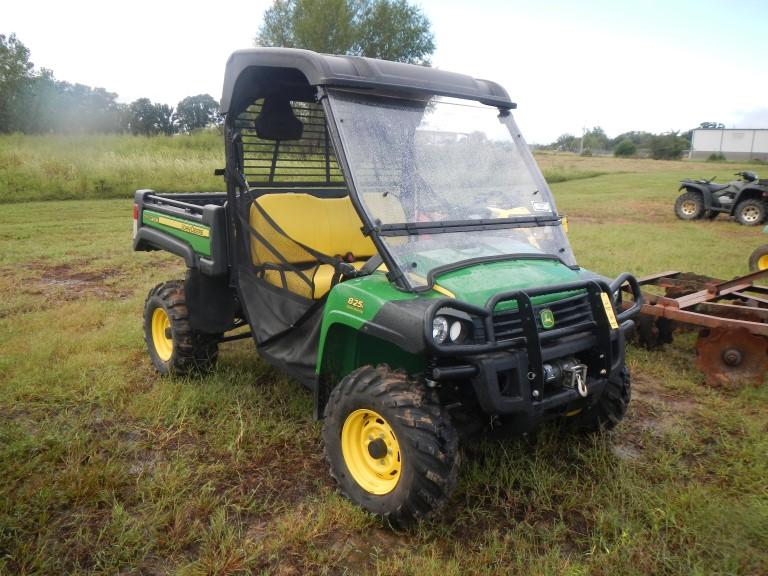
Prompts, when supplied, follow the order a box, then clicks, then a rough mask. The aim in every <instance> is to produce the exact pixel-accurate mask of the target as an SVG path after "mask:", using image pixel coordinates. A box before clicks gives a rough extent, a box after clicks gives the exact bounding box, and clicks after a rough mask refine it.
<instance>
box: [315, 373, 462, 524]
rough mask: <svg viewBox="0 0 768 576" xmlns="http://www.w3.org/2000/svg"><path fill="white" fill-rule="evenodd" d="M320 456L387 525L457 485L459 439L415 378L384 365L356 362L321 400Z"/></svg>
mask: <svg viewBox="0 0 768 576" xmlns="http://www.w3.org/2000/svg"><path fill="white" fill-rule="evenodd" d="M323 441H324V443H325V456H326V459H327V460H328V464H329V465H330V469H331V475H332V476H333V477H334V478H335V479H336V481H337V482H338V485H339V489H340V490H341V492H342V493H343V494H344V495H345V496H346V497H348V498H349V499H350V500H352V501H353V502H355V503H356V504H358V505H359V506H361V507H363V508H364V509H366V510H368V511H369V512H372V513H373V514H376V515H377V516H380V517H381V518H384V519H385V520H387V521H389V522H391V523H392V524H394V525H398V526H403V525H407V524H409V523H411V522H413V521H415V520H419V519H421V518H425V517H427V516H429V515H431V514H432V513H434V512H436V511H437V510H439V509H440V508H441V507H442V506H444V505H445V503H446V501H447V500H448V497H449V496H450V494H451V492H452V491H453V489H454V488H455V487H456V482H457V478H458V470H459V440H458V435H457V433H456V429H455V428H454V426H453V424H452V423H451V420H450V417H449V416H448V414H447V412H446V411H445V410H444V409H443V407H442V406H441V405H440V404H439V403H438V402H437V401H436V399H433V398H432V396H431V394H430V393H429V392H428V391H427V389H426V388H425V387H423V386H422V385H420V384H418V383H416V382H413V381H410V380H409V379H408V377H407V376H406V375H405V374H404V373H402V372H393V371H391V370H390V369H389V368H388V367H387V366H378V367H375V368H374V367H373V366H363V367H362V368H358V369H357V370H355V371H354V372H351V373H350V374H348V375H347V376H346V377H344V378H343V379H342V381H341V382H340V383H339V384H338V385H337V386H336V388H334V390H333V392H331V395H330V397H329V398H328V403H327V404H326V407H325V423H324V426H323Z"/></svg>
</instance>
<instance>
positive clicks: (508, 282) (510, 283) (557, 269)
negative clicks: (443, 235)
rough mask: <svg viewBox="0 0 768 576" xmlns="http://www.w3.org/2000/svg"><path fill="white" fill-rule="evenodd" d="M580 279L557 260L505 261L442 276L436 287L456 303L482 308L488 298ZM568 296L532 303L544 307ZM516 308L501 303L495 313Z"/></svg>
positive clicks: (537, 299) (509, 304) (550, 295)
mask: <svg viewBox="0 0 768 576" xmlns="http://www.w3.org/2000/svg"><path fill="white" fill-rule="evenodd" d="M580 278H581V274H580V273H579V271H578V270H572V269H571V268H568V267H567V266H565V265H563V264H562V263H561V262H559V261H558V260H505V261H502V262H488V263H486V264H477V265H475V266H472V267H469V268H462V269H460V270H456V271H454V272H448V273H446V274H441V275H440V276H439V277H438V278H437V284H438V285H439V286H442V287H443V288H445V289H446V290H449V291H450V292H452V293H453V295H454V296H455V297H456V299H457V300H463V301H464V302H467V303H469V304H474V305H475V306H480V307H484V306H485V304H486V302H488V300H489V299H490V298H491V297H493V296H495V295H496V294H499V293H501V292H511V291H513V290H526V289H532V288H542V287H546V286H552V285H554V284H567V283H569V282H577V281H578V280H579V279H580ZM569 295H570V293H556V294H545V295H544V296H537V297H535V298H533V302H534V304H546V303H547V302H554V301H556V300H560V299H562V298H566V297H567V296H569ZM516 307H517V303H516V302H514V301H511V302H502V303H501V304H499V306H498V307H497V310H507V309H508V310H513V309H514V308H516Z"/></svg>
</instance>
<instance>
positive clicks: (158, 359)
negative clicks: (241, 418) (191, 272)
mask: <svg viewBox="0 0 768 576" xmlns="http://www.w3.org/2000/svg"><path fill="white" fill-rule="evenodd" d="M144 340H145V341H146V343H147V350H148V351H149V357H150V358H151V359H152V364H154V366H155V368H156V369H157V371H158V372H160V373H161V374H170V375H183V374H189V373H190V372H197V373H204V372H208V371H210V370H211V369H212V368H213V367H214V365H215V364H216V360H217V358H218V355H219V345H218V339H217V338H216V336H214V335H209V334H203V333H201V332H197V331H195V330H193V329H192V327H191V325H190V323H189V312H188V310H187V303H186V298H185V295H184V281H183V280H171V281H170V282H164V283H162V284H158V285H157V286H155V287H154V288H152V290H150V291H149V295H148V296H147V300H146V302H145V303H144Z"/></svg>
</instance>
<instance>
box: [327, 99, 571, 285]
mask: <svg viewBox="0 0 768 576" xmlns="http://www.w3.org/2000/svg"><path fill="white" fill-rule="evenodd" d="M330 102H331V108H332V110H333V113H334V116H335V118H336V124H337V126H338V127H339V133H340V136H341V140H342V145H343V148H344V154H345V156H346V159H347V163H348V165H349V169H350V172H351V177H352V181H353V183H354V186H355V190H356V191H357V195H358V197H359V198H360V201H361V203H362V205H363V208H364V209H365V211H366V212H367V213H368V216H369V217H370V219H371V221H372V222H373V223H374V225H375V226H376V227H377V228H378V229H379V232H380V234H381V236H382V238H383V240H384V242H385V244H386V245H387V248H388V250H389V252H390V253H391V254H392V256H393V257H394V258H395V261H396V263H397V264H398V266H399V267H400V269H401V270H402V271H403V272H404V273H405V274H406V276H407V277H408V279H409V281H410V283H411V284H412V285H421V284H424V283H425V282H426V277H427V274H428V273H429V271H430V270H432V269H433V268H435V267H437V266H443V265H447V264H454V263H457V262H460V261H463V260H469V259H474V258H487V257H494V256H503V255H518V254H526V255H528V254H546V255H551V256H556V257H558V258H560V259H561V260H563V261H564V262H565V263H566V264H569V265H572V264H575V262H574V259H573V254H572V252H571V250H570V247H569V246H568V242H567V240H566V238H565V235H564V234H563V231H562V227H561V226H560V223H559V220H558V217H557V214H556V209H555V206H554V203H553V201H552V198H551V194H550V192H549V189H548V187H547V185H546V183H545V181H544V179H543V177H542V176H541V173H540V172H539V170H538V168H537V167H536V164H535V161H534V160H533V158H532V157H531V155H530V153H529V152H528V149H527V147H526V145H525V142H524V141H523V139H522V138H521V137H520V135H519V131H518V129H517V126H516V125H515V123H514V120H513V119H512V116H511V114H509V113H508V112H503V113H500V112H499V110H497V109H496V108H492V107H490V106H483V105H481V104H478V103H475V102H469V101H466V100H457V99H448V98H442V97H433V98H430V99H429V100H426V101H406V100H400V99H394V98H381V97H378V98H373V97H369V96H362V95H359V94H353V93H349V92H343V91H339V90H333V91H331V92H330Z"/></svg>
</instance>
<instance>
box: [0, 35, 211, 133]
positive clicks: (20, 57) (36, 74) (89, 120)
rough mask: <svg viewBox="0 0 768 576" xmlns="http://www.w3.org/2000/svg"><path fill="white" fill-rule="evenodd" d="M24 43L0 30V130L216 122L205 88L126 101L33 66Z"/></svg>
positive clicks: (178, 126)
mask: <svg viewBox="0 0 768 576" xmlns="http://www.w3.org/2000/svg"><path fill="white" fill-rule="evenodd" d="M29 57H30V52H29V49H28V48H27V47H26V46H24V44H23V43H22V42H21V41H20V40H19V39H18V38H16V36H15V35H14V34H11V35H9V36H5V35H3V34H0V133H8V132H23V133H25V134H45V133H51V132H54V133H86V134H92V133H120V132H128V133H131V134H141V135H146V136H150V135H154V134H175V133H178V132H190V131H192V130H196V129H200V128H205V127H207V126H212V125H216V124H218V123H219V116H218V107H219V104H218V102H217V101H216V100H215V99H214V98H213V97H212V96H211V95H210V94H198V95H196V96H188V97H186V98H184V99H183V100H181V101H180V102H179V103H178V104H177V105H176V107H175V108H173V107H171V106H169V105H167V104H162V103H157V102H152V101H151V100H150V99H149V98H139V99H138V100H135V101H134V102H131V103H130V104H123V103H120V102H118V101H117V94H115V93H114V92H108V91H107V90H105V89H104V88H93V87H91V86H86V85H84V84H71V83H69V82H65V81H63V80H57V79H56V78H55V77H54V75H53V72H52V71H51V70H48V69H46V68H42V69H40V70H36V69H35V67H34V64H33V63H32V62H31V61H30V59H29Z"/></svg>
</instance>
